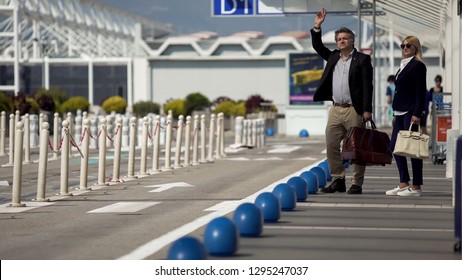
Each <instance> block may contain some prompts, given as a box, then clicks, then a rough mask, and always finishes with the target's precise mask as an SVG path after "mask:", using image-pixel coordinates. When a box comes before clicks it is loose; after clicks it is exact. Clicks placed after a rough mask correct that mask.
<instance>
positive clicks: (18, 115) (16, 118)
mask: <svg viewBox="0 0 462 280" xmlns="http://www.w3.org/2000/svg"><path fill="white" fill-rule="evenodd" d="M20 121H21V112H19V110H16V112H14V123H15V125H16V124H17V123H18V122H20ZM23 129H24V128H23Z"/></svg>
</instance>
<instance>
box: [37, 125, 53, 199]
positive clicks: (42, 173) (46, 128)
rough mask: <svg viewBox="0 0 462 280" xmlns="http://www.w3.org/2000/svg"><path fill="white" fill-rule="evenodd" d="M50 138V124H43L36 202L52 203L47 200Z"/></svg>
mask: <svg viewBox="0 0 462 280" xmlns="http://www.w3.org/2000/svg"><path fill="white" fill-rule="evenodd" d="M49 136H50V124H49V123H48V122H43V123H42V125H41V131H40V138H41V139H40V141H39V142H40V152H39V153H40V154H39V166H38V176H37V198H36V199H35V201H50V200H49V199H45V190H46V182H47V177H46V176H47V165H48V137H49Z"/></svg>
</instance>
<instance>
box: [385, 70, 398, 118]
mask: <svg viewBox="0 0 462 280" xmlns="http://www.w3.org/2000/svg"><path fill="white" fill-rule="evenodd" d="M387 83H388V85H387V91H386V93H385V94H386V96H387V104H388V110H387V112H388V119H389V120H390V122H391V121H392V120H393V108H392V107H391V104H392V102H393V97H394V96H395V88H396V86H395V75H390V76H388V78H387Z"/></svg>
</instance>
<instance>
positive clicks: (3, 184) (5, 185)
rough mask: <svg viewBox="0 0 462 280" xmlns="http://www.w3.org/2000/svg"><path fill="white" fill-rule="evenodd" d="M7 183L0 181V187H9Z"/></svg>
mask: <svg viewBox="0 0 462 280" xmlns="http://www.w3.org/2000/svg"><path fill="white" fill-rule="evenodd" d="M9 186H10V184H8V181H0V187H9Z"/></svg>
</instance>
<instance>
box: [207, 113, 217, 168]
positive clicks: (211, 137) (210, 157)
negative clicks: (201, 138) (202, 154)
mask: <svg viewBox="0 0 462 280" xmlns="http://www.w3.org/2000/svg"><path fill="white" fill-rule="evenodd" d="M215 122H216V116H215V114H212V115H210V124H209V125H210V128H209V147H208V157H207V161H208V162H213V142H214V140H215Z"/></svg>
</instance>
